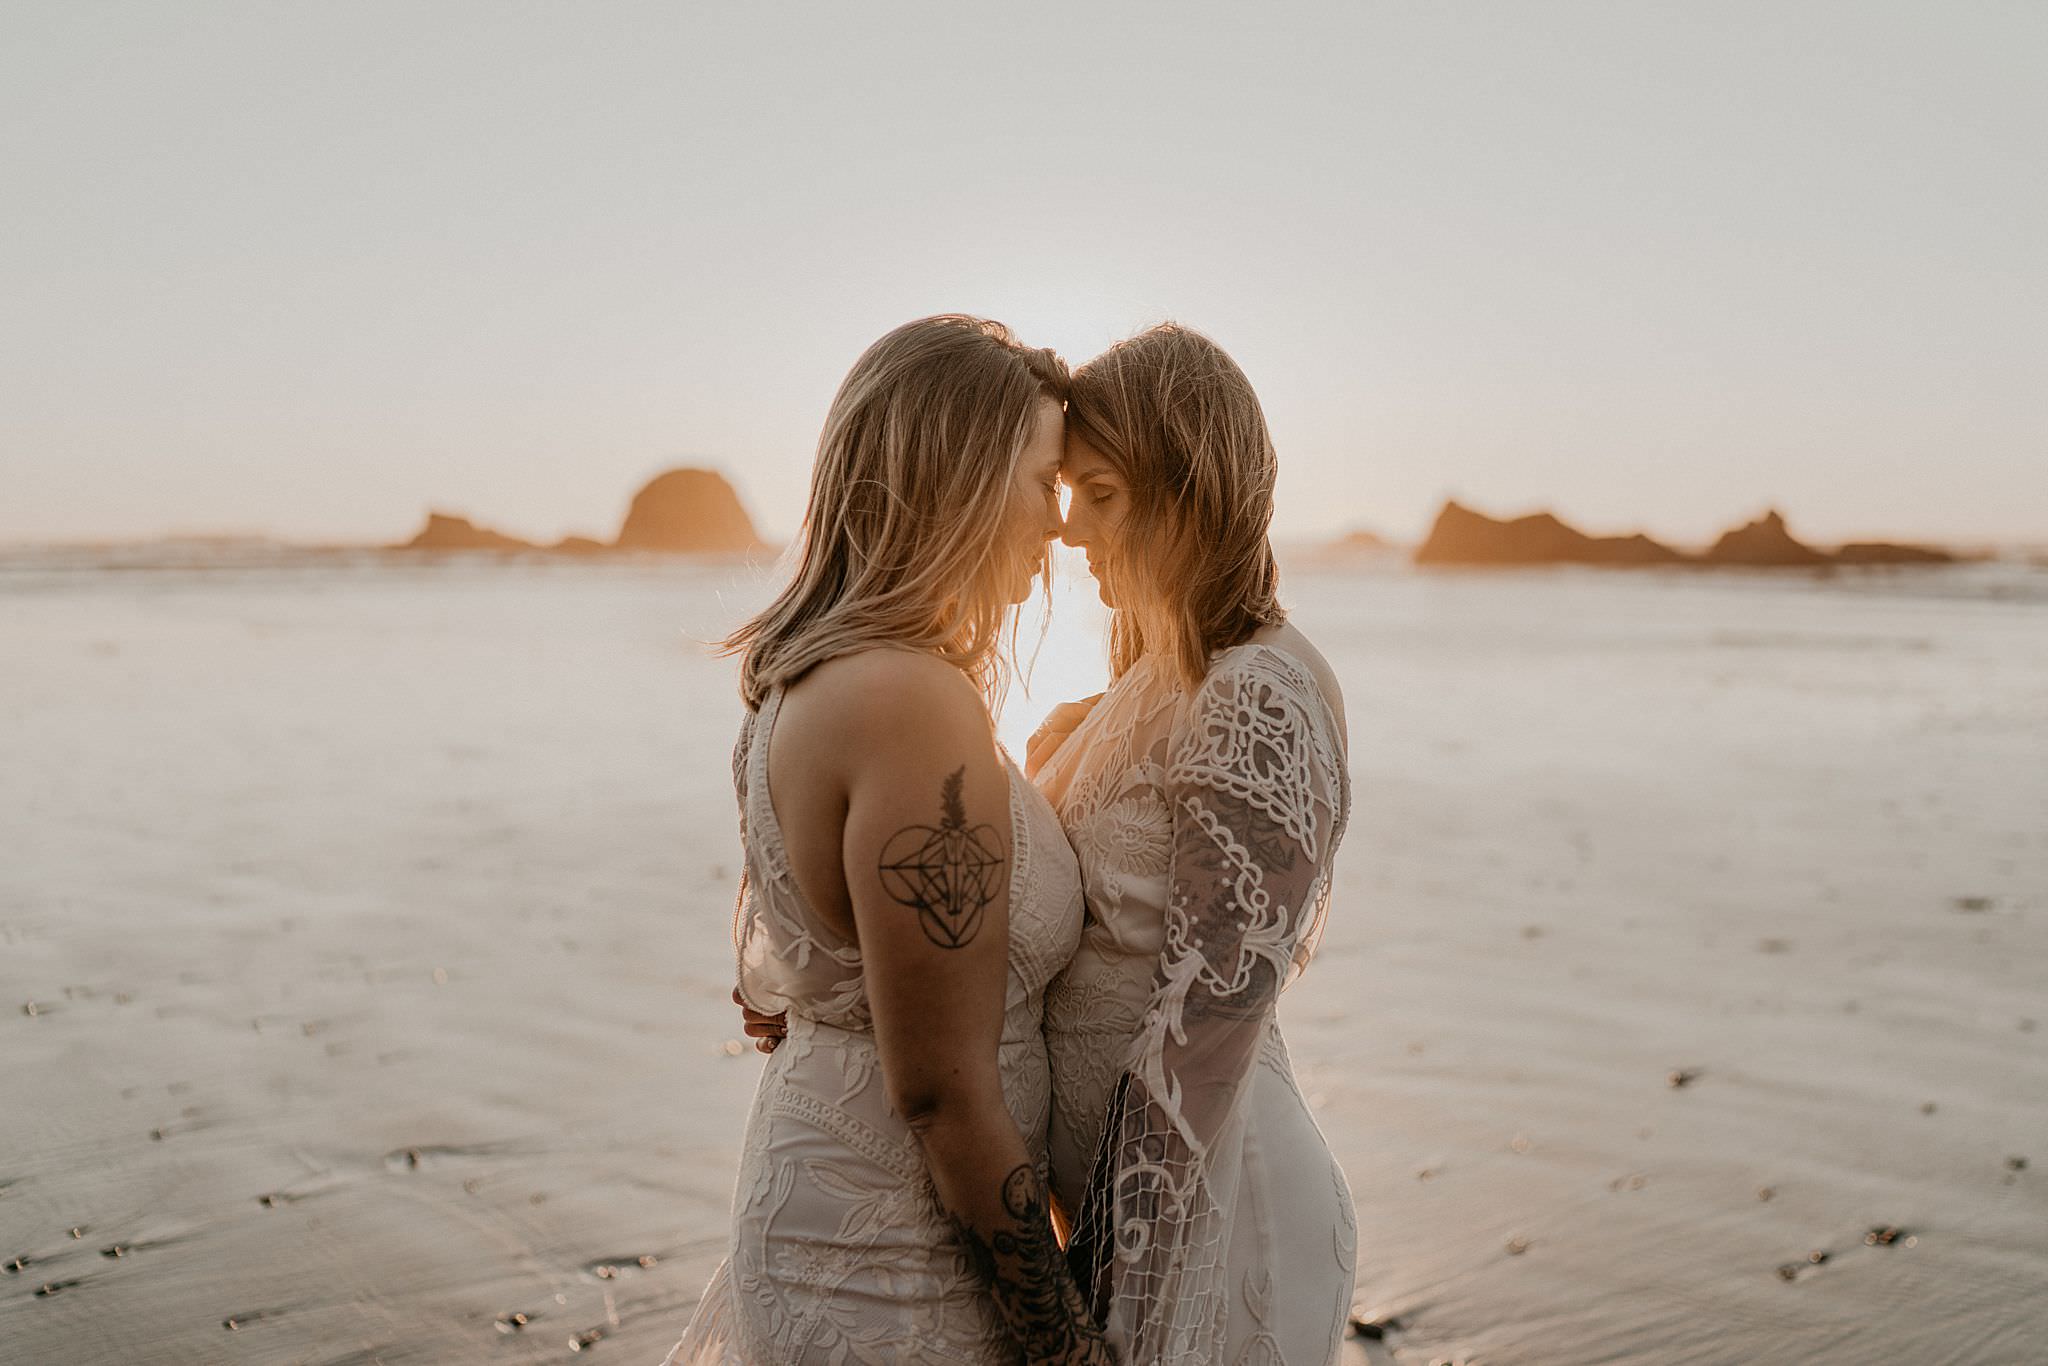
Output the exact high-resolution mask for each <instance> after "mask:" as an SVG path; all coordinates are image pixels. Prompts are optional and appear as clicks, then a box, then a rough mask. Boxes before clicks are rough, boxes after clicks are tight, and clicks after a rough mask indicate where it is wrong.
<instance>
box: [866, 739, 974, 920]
mask: <svg viewBox="0 0 2048 1366" xmlns="http://www.w3.org/2000/svg"><path fill="white" fill-rule="evenodd" d="M966 778H967V767H966V765H964V764H963V765H961V766H960V767H959V768H956V769H954V770H953V772H952V774H951V775H950V776H948V777H947V779H946V781H945V783H944V784H943V785H942V786H941V787H940V789H939V809H940V817H939V823H938V824H937V825H936V826H931V825H906V826H904V827H903V828H902V829H901V830H898V831H897V832H896V833H895V834H893V835H891V836H890V837H889V839H888V842H887V843H885V844H884V845H883V846H882V857H881V861H880V863H879V864H878V865H877V871H879V872H880V873H881V875H882V889H883V890H884V891H886V892H888V894H889V898H890V900H892V901H894V902H896V903H897V904H898V905H902V906H908V907H910V908H911V909H912V910H914V911H916V912H917V925H918V928H919V929H921V930H923V931H924V937H925V938H927V939H929V940H931V941H932V943H934V944H936V945H938V946H939V947H940V948H942V949H959V948H965V947H966V946H967V945H968V944H970V943H972V942H973V941H974V936H975V934H976V933H978V932H979V931H980V929H981V915H982V912H983V911H984V910H986V909H987V908H988V905H989V903H990V902H992V901H994V900H995V899H996V892H997V889H998V888H1000V887H1001V886H1002V883H1001V882H999V881H998V878H1000V877H1001V876H1002V873H1003V868H1004V864H1005V859H1004V857H1003V855H1002V854H1001V853H999V852H998V851H997V849H996V831H995V827H994V826H992V825H972V826H970V825H969V824H968V823H967V805H966V803H965V802H964V801H963V800H962V799H961V795H960V794H961V788H962V787H963V786H964V784H965V782H966Z"/></svg>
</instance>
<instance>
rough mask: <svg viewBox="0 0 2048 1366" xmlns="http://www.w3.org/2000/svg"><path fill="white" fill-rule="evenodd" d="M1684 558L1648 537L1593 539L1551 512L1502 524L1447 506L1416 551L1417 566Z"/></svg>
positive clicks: (1673, 560)
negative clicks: (1567, 524)
mask: <svg viewBox="0 0 2048 1366" xmlns="http://www.w3.org/2000/svg"><path fill="white" fill-rule="evenodd" d="M1684 559H1685V556H1684V555H1682V554H1681V553H1679V552H1678V551H1676V550H1673V549H1672V548H1671V547H1670V546H1667V545H1663V544H1661V543H1659V542H1657V541H1653V540H1651V539H1650V538H1649V537H1648V536H1643V535H1635V536H1588V535H1586V534H1585V533H1584V532H1582V531H1579V530H1576V529H1574V528H1572V527H1569V526H1566V525H1565V524H1564V523H1563V522H1561V521H1559V520H1558V519H1557V518H1556V517H1554V516H1552V515H1551V514H1550V513H1547V512H1538V513H1532V514H1531V515H1529V516H1527V517H1517V518H1515V519H1513V520H1512V521H1505V522H1503V521H1500V520H1498V519H1496V518H1492V517H1488V516H1486V515H1485V514H1484V513H1479V512H1474V511H1472V509H1470V508H1468V507H1465V506H1463V505H1462V504H1459V503H1456V502H1449V503H1445V504H1444V509H1443V511H1442V512H1440V513H1438V514H1437V518H1436V525H1435V526H1433V527H1431V528H1430V532H1429V537H1428V539H1427V540H1425V541H1424V542H1423V543H1422V545H1421V547H1420V548H1418V549H1417V550H1416V552H1415V563H1417V564H1475V565H1538V564H1601V565H1645V564H1677V563H1679V562H1681V561H1683V560H1684Z"/></svg>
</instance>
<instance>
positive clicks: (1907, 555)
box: [1835, 541, 1960, 565]
mask: <svg viewBox="0 0 2048 1366" xmlns="http://www.w3.org/2000/svg"><path fill="white" fill-rule="evenodd" d="M1958 558H1960V557H1959V556H1957V555H1956V554H1955V553H1954V552H1953V551H1949V550H1942V549H1939V548H1937V547H1935V546H1931V545H1892V544H1890V543H1889V542H1886V541H1851V542H1850V543H1849V544H1848V545H1845V546H1843V547H1842V548H1841V549H1840V550H1837V551H1836V552H1835V563H1836V564H1858V565H1861V564H1954V563H1955V562H1956V560H1957V559H1958Z"/></svg>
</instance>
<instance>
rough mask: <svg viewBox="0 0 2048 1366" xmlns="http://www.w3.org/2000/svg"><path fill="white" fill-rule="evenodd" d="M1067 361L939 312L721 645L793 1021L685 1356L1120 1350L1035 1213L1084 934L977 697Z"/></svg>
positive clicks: (1054, 430)
mask: <svg viewBox="0 0 2048 1366" xmlns="http://www.w3.org/2000/svg"><path fill="white" fill-rule="evenodd" d="M1066 380H1067V375H1066V371H1065V367H1064V366H1063V365H1062V364H1061V363H1060V362H1059V360H1058V358H1057V357H1055V356H1054V355H1052V353H1050V352H1047V351H1033V350H1029V349H1026V348H1025V347H1023V346H1021V345H1019V344H1018V343H1017V342H1016V340H1015V339H1014V338H1012V337H1011V335H1010V333H1009V332H1008V330H1007V329H1005V328H1004V327H1002V326H1001V325H1000V324H997V323H992V322H988V321H985V320H982V319H977V318H969V317H962V316H956V315H953V316H944V317H936V318H926V319H924V320H922V321H919V322H914V323H911V324H908V325H907V326H904V327H901V328H898V329H897V330H896V331H894V332H891V333H890V334H889V335H888V336H886V337H883V338H882V339H881V340H880V341H878V342H876V343H875V344H874V345H873V346H871V347H870V348H869V349H868V350H867V352H866V353H865V354H864V355H863V356H862V357H861V358H860V360H859V361H858V362H857V363H856V364H855V365H854V367H853V370H852V372H851V373H849V374H848V375H847V377H846V380H845V383H844V384H843V385H842V386H841V388H840V390H839V394H838V396H837V397H836V398H835V399H834V400H833V403H832V408H831V411H830V413H829V414H828V416H827V419H826V423H825V430H824V433H823V435H822V437H821V438H820V440H819V445H818V458H817V464H816V467H815V470H814V472H813V475H812V481H811V495H810V504H809V507H808V509H807V510H806V512H805V514H804V529H803V540H802V548H801V552H800V555H799V558H798V561H797V565H796V572H795V575H794V577H793V579H792V581H791V582H790V584H789V585H788V587H786V588H785V589H784V590H783V592H782V593H781V595H780V596H779V597H778V598H776V600H775V601H774V602H773V603H772V604H771V605H770V606H769V607H768V608H767V610H765V611H764V612H762V613H761V614H760V615H759V616H757V617H755V618H754V619H753V620H752V621H750V622H748V623H747V624H746V625H745V626H743V627H741V628H740V629H739V630H738V631H737V632H735V633H734V634H733V635H732V637H731V638H730V639H729V640H728V641H727V645H728V647H729V648H730V649H732V650H733V651H736V652H739V653H740V654H741V655H742V656H743V662H742V667H741V683H740V689H741V693H742V695H743V697H744V699H745V701H746V704H747V707H748V714H747V717H746V720H745V722H744V723H743V726H742V729H741V732H740V738H739V743H738V746H737V748H736V750H735V752H734V756H733V779H734V786H735V788H736V790H737V795H738V799H739V808H740V829H741V840H742V843H743V845H744V848H745V875H744V879H743V882H742V885H741V895H740V904H739V908H738V911H737V916H736V923H735V926H734V941H735V945H736V947H737V951H738V973H739V993H738V994H739V996H740V998H741V1000H742V1002H743V1003H744V1005H745V1006H746V1007H748V1008H749V1009H751V1010H753V1011H756V1012H764V1013H768V1012H784V1013H786V1015H787V1025H786V1028H787V1039H786V1041H785V1042H784V1043H783V1044H782V1045H781V1046H780V1047H779V1048H777V1049H775V1051H774V1055H773V1057H772V1058H771V1060H770V1061H769V1063H768V1065H767V1066H766V1067H765V1068H764V1069H763V1072H762V1076H761V1081H760V1085H759V1089H758V1091H757V1093H756V1095H755V1099H754V1105H753V1110H752V1113H751V1116H750V1118H749V1121H748V1125H747V1134H746V1140H745V1146H744V1149H743V1151H742V1154H741V1158H740V1169H739V1178H738V1182H737V1185H736V1188H735V1191H734V1195H733V1223H732V1233H731V1240H730V1244H729V1256H728V1258H727V1260H726V1262H725V1263H724V1264H723V1265H722V1266H720V1268H719V1269H718V1271H717V1273H716V1274H715V1276H714V1277H713V1279H712V1282H711V1285H710V1287H709V1288H708V1289H707V1290H706V1292H705V1294H704V1297H703V1300H702V1301H701V1303H700V1304H699V1306H698V1309H697V1313H696V1315H695V1317H694V1318H693V1319H692V1320H691V1323H690V1325H689V1328H688V1330H687V1331H686V1332H685V1334H684V1337H683V1340H682V1342H681V1343H679V1344H678V1345H677V1347H676V1348H675V1350H674V1351H673V1352H671V1353H670V1355H669V1358H668V1360H669V1362H670V1363H672V1364H674V1366H680V1364H681V1363H718V1364H719V1366H794V1364H795V1363H833V1364H834V1366H840V1364H842V1363H855V1362H875V1363H879V1362H894V1361H933V1362H998V1361H1004V1362H1009V1361H1015V1360H1017V1359H1018V1358H1019V1356H1020V1355H1021V1356H1023V1357H1025V1358H1027V1359H1029V1360H1031V1361H1035V1362H1038V1361H1042V1362H1055V1363H1067V1362H1072V1363H1107V1362H1109V1361H1110V1360H1112V1358H1111V1356H1110V1355H1109V1353H1108V1350H1107V1348H1106V1347H1105V1345H1104V1342H1103V1339H1102V1335H1101V1332H1100V1330H1099V1329H1098V1327H1097V1326H1096V1324H1095V1323H1094V1321H1093V1320H1092V1319H1091V1317H1090V1315H1089V1313H1088V1311H1087V1308H1086V1306H1085V1305H1084V1304H1083V1303H1082V1301H1081V1299H1080V1296H1079V1294H1078V1291H1077V1290H1076V1287H1075V1285H1074V1283H1073V1281H1072V1279H1071V1277H1070V1274H1069V1272H1068V1269H1067V1265H1066V1262H1065V1261H1064V1259H1063V1258H1062V1257H1061V1256H1060V1255H1059V1247H1058V1244H1057V1243H1056V1242H1055V1240H1054V1233H1053V1228H1052V1224H1051V1222H1050V1218H1049V1212H1048V1198H1047V1159H1046V1148H1045V1135H1046V1132H1047V1127H1048V1110H1049V1106H1050V1077H1049V1071H1048V1066H1047V1059H1046V1051H1045V1041H1044V1037H1043V1035H1042V1033H1041V1019H1040V1016H1041V1011H1042V1009H1043V1000H1044V990H1045V986H1046V983H1047V981H1048V979H1050V977H1051V976H1052V975H1053V973H1055V972H1056V971H1058V970H1059V968H1060V967H1061V966H1062V965H1064V964H1065V963H1066V962H1067V960H1068V958H1069V957H1070V956H1071V955H1072V953H1073V950H1074V946H1075V942H1076V940H1077V938H1078V936H1079V934H1080V929H1081V897H1080V882H1079V875H1078V872H1077V870H1076V868H1075V864H1074V858H1073V854H1072V852H1071V850H1070V849H1069V848H1068V846H1067V842H1066V840H1065V838H1064V836H1063V835H1062V834H1061V831H1060V826H1059V822H1058V820H1057V819H1056V818H1055V816H1054V815H1053V812H1052V809H1051V808H1050V807H1049V806H1048V805H1047V804H1046V801H1045V799H1044V798H1043V797H1041V796H1040V795H1039V794H1038V793H1037V791H1036V790H1035V789H1033V788H1032V787H1031V785H1030V783H1029V782H1028V781H1027V780H1026V779H1025V778H1024V776H1023V775H1022V774H1021V773H1020V772H1019V771H1018V770H1017V768H1016V766H1015V765H1014V764H1012V763H1011V762H1010V760H1009V758H1008V757H1007V756H1006V755H1005V754H1003V753H1002V751H1001V749H1000V747H999V746H998V745H997V743H996V741H995V737H994V730H993V726H992V724H991V721H990V704H991V703H992V702H993V701H994V699H995V697H996V696H997V695H998V693H999V691H1000V688H1001V685H1002V679H1003V674H1004V669H1003V664H1002V660H1003V655H1004V650H1003V646H1004V642H1005V636H1006V633H1007V629H1008V624H1009V623H1011V622H1012V621H1013V619H1014V608H1015V605H1016V604H1017V603H1019V602H1021V601H1023V600H1024V599H1025V598H1026V597H1027V596H1028V595H1029V593H1030V587H1031V582H1032V579H1033V577H1034V575H1036V574H1037V573H1039V572H1040V571H1042V569H1043V567H1044V565H1045V559H1046V544H1047V542H1048V541H1049V540H1050V539H1051V538H1052V537H1053V536H1054V535H1056V534H1058V532H1059V530H1060V515H1059V503H1058V496H1057V481H1058V477H1059V464H1060V459H1061V453H1062V416H1061V399H1062V397H1063V395H1064V391H1065V387H1066Z"/></svg>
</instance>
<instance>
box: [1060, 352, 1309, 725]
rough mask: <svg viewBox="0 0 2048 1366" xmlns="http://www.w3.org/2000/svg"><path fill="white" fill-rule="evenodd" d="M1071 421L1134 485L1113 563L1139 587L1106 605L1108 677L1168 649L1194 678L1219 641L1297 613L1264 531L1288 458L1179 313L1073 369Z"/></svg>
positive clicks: (1240, 378) (1248, 395) (1232, 374)
mask: <svg viewBox="0 0 2048 1366" xmlns="http://www.w3.org/2000/svg"><path fill="white" fill-rule="evenodd" d="M1067 431H1068V433H1069V434H1070V435H1072V436H1078V437H1080V438H1081V439H1082V440H1084V441H1086V442H1087V443H1088V444H1089V445H1090V446H1093V447H1094V448H1095V449H1096V450H1098V451H1100V452H1101V453H1102V455H1103V457H1104V458H1105V459H1106V460H1107V461H1108V462H1109V463H1110V465H1111V466H1112V467H1113V468H1114V469H1115V470H1116V472H1117V473H1118V474H1119V475H1121V476H1122V477H1123V480H1124V482H1125V483H1126V484H1127V485H1129V487H1130V491H1131V507H1130V511H1129V512H1128V513H1127V514H1126V516H1125V518H1124V522H1123V525H1122V529H1121V531H1120V533H1119V535H1120V538H1121V540H1122V542H1123V547H1124V548H1123V549H1122V550H1121V551H1120V552H1119V553H1118V555H1117V557H1116V562H1115V570H1116V572H1117V573H1118V574H1119V575H1122V576H1125V577H1126V578H1127V579H1128V578H1131V577H1135V578H1136V583H1135V584H1134V585H1133V586H1135V587H1136V588H1137V589H1138V590H1139V591H1138V593H1137V594H1136V595H1135V596H1134V598H1133V599H1131V600H1130V601H1128V602H1126V603H1124V604H1121V605H1119V606H1118V607H1117V608H1116V609H1115V610H1114V611H1113V612H1112V613H1111V615H1110V628H1109V656H1110V671H1111V673H1112V675H1114V676H1116V677H1121V676H1122V675H1123V673H1124V672H1125V671H1126V670H1127V669H1129V668H1130V667H1131V665H1133V664H1135V663H1136V662H1137V661H1138V658H1139V656H1141V655H1143V654H1144V653H1145V652H1146V651H1147V650H1148V649H1149V650H1158V651H1164V652H1165V653H1167V654H1168V655H1169V656H1170V657H1171V658H1172V660H1173V662H1174V664H1175V666H1176V667H1177V668H1178V669H1179V671H1180V673H1181V675H1182V677H1184V678H1185V679H1186V680H1187V681H1188V682H1189V684H1190V685H1192V684H1195V683H1198V682H1200V681H1201V679H1202V677H1203V676H1204V675H1206V674H1207V673H1208V671H1209V660H1210V656H1211V655H1213V654H1214V653H1215V652H1216V651H1217V650H1221V649H1226V648H1228V647H1229V646H1232V645H1237V644H1241V643H1242V642H1243V641H1244V640H1245V639H1247V638H1248V637H1249V636H1250V635H1251V634H1252V632H1254V631H1256V630H1257V629H1258V628H1259V627H1261V626H1277V625H1279V624H1280V623H1281V622H1283V621H1285V620H1287V613H1286V612H1285V611H1283V610H1282V609H1281V606H1280V601H1279V596H1278V595H1279V589H1280V569H1279V565H1278V564H1277V563H1276V562H1275V560H1274V558H1273V547H1272V545H1271V543H1270V542H1269V541H1268V540H1267V535H1266V533H1267V528H1268V527H1269V526H1270V525H1271V524H1272V520H1273V481H1274V478H1275V476H1276V475H1277V473H1278V471H1279V462H1278V459H1277V458H1276V456H1275V454H1274V451H1273V440H1272V437H1271V436H1269V435H1268V434H1267V432H1266V415H1265V413H1264V411H1263V410H1262V409H1261V408H1260V407H1259V397H1258V395H1257V394H1255V393H1254V392H1252V386H1251V381H1250V380H1248V379H1246V378H1245V375H1244V371H1242V370H1240V369H1238V368H1237V363H1236V362H1235V361H1233V360H1231V359H1230V357H1229V356H1228V355H1226V354H1224V351H1223V348H1222V347H1220V346H1218V345H1217V344H1216V343H1215V342H1213V341H1211V340H1209V339H1208V338H1207V337H1205V336H1203V335H1202V334H1201V333H1199V332H1197V331H1195V330H1194V329H1192V328H1188V327H1182V326H1181V325H1180V324H1178V323H1170V322H1169V323H1161V324H1160V325H1159V326H1157V327H1153V328H1149V329H1147V330H1146V331H1144V332H1140V333H1139V334H1138V335H1137V336H1135V337H1130V338H1127V339H1125V340H1124V341H1120V342H1118V343H1117V344H1116V345H1114V346H1112V347H1110V348H1109V350H1107V351H1105V352H1103V353H1102V354H1101V355H1099V356H1097V357H1096V358H1095V359H1094V360H1091V361H1089V362H1088V363H1087V364H1086V365H1083V366H1082V367H1081V368H1080V369H1078V370H1076V371H1075V372H1074V379H1073V384H1072V386H1071V387H1070V389H1069V390H1068V394H1067Z"/></svg>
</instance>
